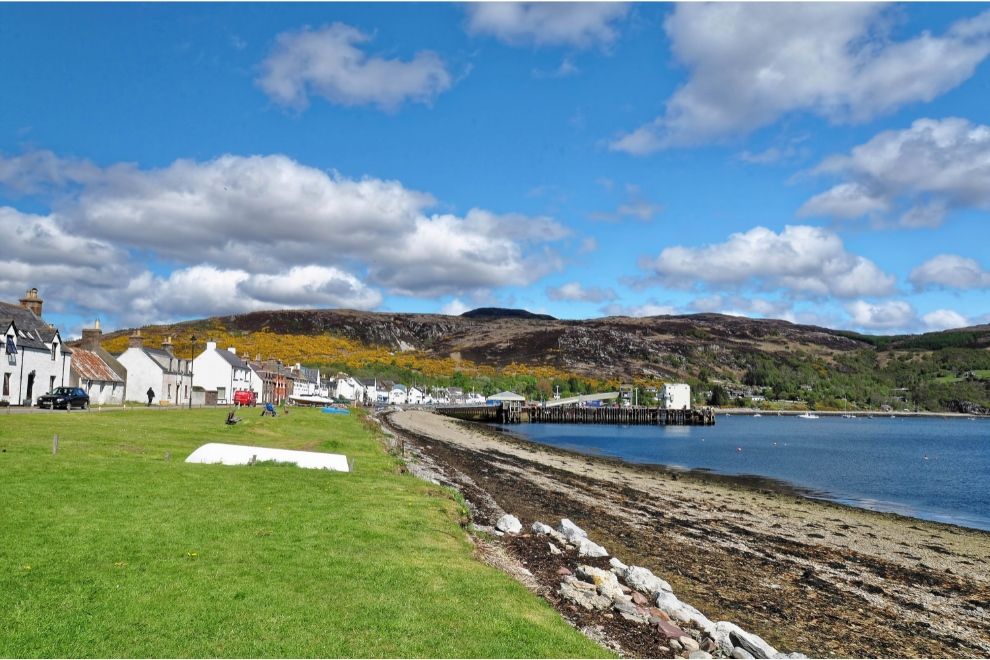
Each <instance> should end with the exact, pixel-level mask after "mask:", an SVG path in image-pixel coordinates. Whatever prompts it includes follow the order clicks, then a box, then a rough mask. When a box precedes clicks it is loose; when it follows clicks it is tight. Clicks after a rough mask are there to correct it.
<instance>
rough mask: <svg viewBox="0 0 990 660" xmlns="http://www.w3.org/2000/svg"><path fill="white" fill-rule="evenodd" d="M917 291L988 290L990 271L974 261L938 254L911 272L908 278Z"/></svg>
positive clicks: (954, 255)
mask: <svg viewBox="0 0 990 660" xmlns="http://www.w3.org/2000/svg"><path fill="white" fill-rule="evenodd" d="M908 280H910V282H911V284H913V285H914V288H915V289H916V290H918V291H922V290H925V289H990V271H988V270H986V269H984V268H983V266H981V265H980V263H979V262H978V261H976V259H970V258H968V257H962V256H959V255H956V254H940V255H938V256H935V257H932V258H931V259H929V260H928V261H926V262H925V263H923V264H921V265H920V266H918V267H917V268H915V269H914V270H912V271H911V274H910V275H909V276H908Z"/></svg>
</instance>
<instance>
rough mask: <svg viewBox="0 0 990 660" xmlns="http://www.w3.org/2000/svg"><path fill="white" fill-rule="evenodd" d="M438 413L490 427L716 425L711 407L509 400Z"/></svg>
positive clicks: (439, 409)
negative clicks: (549, 403)
mask: <svg viewBox="0 0 990 660" xmlns="http://www.w3.org/2000/svg"><path fill="white" fill-rule="evenodd" d="M436 411H437V413H439V414H441V415H446V416H448V417H455V418H457V419H463V420H466V421H469V422H484V423H488V424H525V423H531V424H613V425H619V426H634V425H639V426H647V425H651V426H713V425H714V424H715V411H714V410H713V409H711V408H694V409H681V410H673V409H668V408H660V407H649V406H626V407H600V406H587V407H578V406H570V407H562V406H557V407H548V406H541V405H537V404H531V405H524V404H520V403H518V402H515V401H506V402H502V403H498V404H496V405H487V406H450V407H441V408H437V409H436Z"/></svg>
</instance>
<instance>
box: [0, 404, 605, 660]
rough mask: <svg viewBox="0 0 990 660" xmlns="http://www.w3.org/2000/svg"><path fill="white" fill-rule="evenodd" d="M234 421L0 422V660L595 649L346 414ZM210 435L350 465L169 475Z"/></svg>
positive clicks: (585, 653) (210, 415)
mask: <svg viewBox="0 0 990 660" xmlns="http://www.w3.org/2000/svg"><path fill="white" fill-rule="evenodd" d="M242 414H243V415H244V416H245V420H244V421H243V422H242V423H241V424H238V425H236V426H234V427H229V428H226V427H225V426H224V424H223V419H224V417H225V416H226V412H225V411H219V410H210V409H207V410H194V411H188V410H184V409H183V410H145V409H137V410H134V409H131V410H125V411H117V412H103V413H95V412H89V413H81V412H80V413H52V414H43V413H42V414H27V415H6V414H3V417H2V422H0V474H2V475H3V478H2V479H0V502H2V518H0V519H2V524H0V656H2V657H546V656H577V657H601V656H602V655H603V654H604V651H603V650H602V649H601V648H600V647H598V646H597V645H595V644H594V643H592V642H591V641H589V640H588V639H587V638H585V637H583V636H582V635H581V634H580V633H578V632H577V631H576V630H574V629H573V628H571V627H570V626H568V625H567V624H566V623H565V622H564V621H563V620H562V619H561V618H560V616H559V615H558V614H557V613H556V612H554V611H553V610H552V609H551V608H550V607H549V606H547V605H546V604H545V603H543V602H542V601H540V600H539V599H538V598H537V597H536V596H534V595H532V594H531V593H529V592H528V591H527V590H526V589H525V588H524V587H522V586H521V585H519V584H518V583H516V582H515V581H514V580H512V579H511V578H509V577H508V576H506V575H505V574H503V573H501V572H499V571H497V570H495V569H492V568H489V567H488V566H486V565H484V564H482V563H480V562H479V561H478V560H476V559H475V558H474V557H473V547H472V544H471V542H470V540H469V539H468V537H467V535H466V533H465V532H464V530H463V529H462V527H461V523H462V522H463V520H464V517H465V510H464V508H463V506H462V505H461V504H458V502H457V501H456V500H455V499H454V497H453V496H452V495H451V493H450V492H448V491H445V490H443V489H441V488H439V487H437V486H434V485H432V484H429V483H426V482H424V481H421V480H419V479H416V478H413V477H412V476H410V475H408V474H403V473H402V471H401V470H400V468H399V462H398V461H397V460H396V459H395V458H393V457H392V456H390V455H389V454H388V453H386V452H385V451H384V450H383V449H382V445H381V443H380V439H379V438H378V437H377V436H376V435H375V432H374V431H373V430H372V429H371V427H369V426H368V425H366V424H364V423H363V416H362V415H360V414H353V415H351V416H348V417H341V416H337V415H332V416H331V415H322V414H320V412H319V411H317V410H293V411H292V413H291V414H290V415H287V416H286V415H280V416H279V417H277V418H267V417H266V418H262V417H260V416H256V415H255V413H254V411H243V412H242ZM53 433H58V434H59V436H60V445H59V451H58V454H57V455H52V434H53ZM211 441H213V442H217V441H219V442H229V443H235V444H257V445H264V446H270V447H282V448H290V449H312V450H318V451H329V452H338V453H344V454H346V455H347V456H348V457H349V458H350V459H352V460H353V461H354V471H353V472H351V473H346V474H345V473H334V472H327V471H323V470H304V469H299V468H296V467H284V466H280V465H277V464H275V465H268V464H258V465H254V466H243V467H224V466H212V465H191V464H186V463H184V462H183V461H184V459H185V457H186V456H187V455H188V454H189V453H190V452H191V451H192V450H193V449H195V448H196V447H197V446H199V445H200V444H203V443H205V442H211ZM169 455H170V456H169Z"/></svg>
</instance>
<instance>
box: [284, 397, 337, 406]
mask: <svg viewBox="0 0 990 660" xmlns="http://www.w3.org/2000/svg"><path fill="white" fill-rule="evenodd" d="M289 402H290V403H292V404H294V405H297V406H329V405H330V404H332V403H333V399H328V398H327V397H325V396H316V395H315V394H300V395H293V396H290V397H289Z"/></svg>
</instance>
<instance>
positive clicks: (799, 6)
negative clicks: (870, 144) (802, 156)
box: [611, 3, 990, 154]
mask: <svg viewBox="0 0 990 660" xmlns="http://www.w3.org/2000/svg"><path fill="white" fill-rule="evenodd" d="M890 12H891V10H890V8H889V7H888V6H887V5H883V4H871V3H794V4H779V3H770V4H761V3H741V4H729V3H710V4H708V3H706V4H701V3H684V4H679V5H677V6H676V8H675V9H674V11H673V12H672V13H671V14H670V16H669V17H668V18H667V19H666V21H665V22H664V29H665V31H666V33H667V36H668V38H669V39H670V43H671V48H672V50H673V53H674V56H675V58H676V59H677V60H678V61H679V62H680V63H681V64H682V65H683V66H684V67H685V68H686V69H687V70H688V74H689V79H688V81H687V83H685V84H684V85H683V86H682V87H680V88H679V89H678V90H677V91H676V92H675V93H674V95H673V96H672V97H671V98H670V99H669V100H668V102H667V106H666V111H665V113H664V114H663V115H662V116H660V117H658V118H657V119H655V120H654V121H652V122H650V123H648V124H646V125H644V126H641V127H640V128H638V129H636V130H634V131H632V132H630V133H628V134H626V135H623V136H621V137H620V138H618V139H616V140H615V141H614V142H613V143H612V145H611V148H612V149H613V150H617V151H625V152H628V153H631V154H647V153H651V152H654V151H657V150H660V149H665V148H670V147H680V146H693V145H697V144H703V143H709V142H713V141H720V140H724V139H726V138H728V137H731V136H735V135H743V134H746V133H749V132H751V131H753V130H755V129H757V128H760V127H763V126H767V125H769V124H771V123H773V122H774V121H776V120H777V119H778V118H780V117H781V116H783V115H785V114H786V113H789V112H794V111H806V112H810V113H814V114H816V115H819V116H821V117H824V118H825V119H827V120H829V121H830V122H833V123H849V122H862V121H867V120H869V119H872V118H874V117H877V116H880V115H884V114H887V113H890V112H893V111H894V110H896V109H898V108H900V107H903V106H904V105H906V104H909V103H916V102H921V101H924V102H927V101H931V100H932V99H934V98H935V97H937V96H939V95H940V94H942V93H944V92H946V91H948V90H950V89H952V88H954V87H956V86H957V85H959V84H960V83H962V82H963V81H965V80H966V79H968V78H969V77H970V76H971V75H972V74H973V72H974V70H975V68H976V66H977V65H978V64H979V63H980V62H982V61H983V59H984V58H985V57H986V56H987V54H988V53H990V12H984V13H982V14H979V15H977V16H975V17H973V18H970V19H965V20H961V21H959V22H957V23H955V24H954V25H952V26H950V27H949V28H948V29H947V30H946V31H945V33H944V34H941V35H933V34H931V33H929V32H927V31H926V32H923V33H922V34H920V35H918V36H915V37H913V38H910V39H906V40H903V41H894V40H893V39H891V38H890V36H889V34H888V30H887V29H886V26H887V23H888V15H889V14H890Z"/></svg>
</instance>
